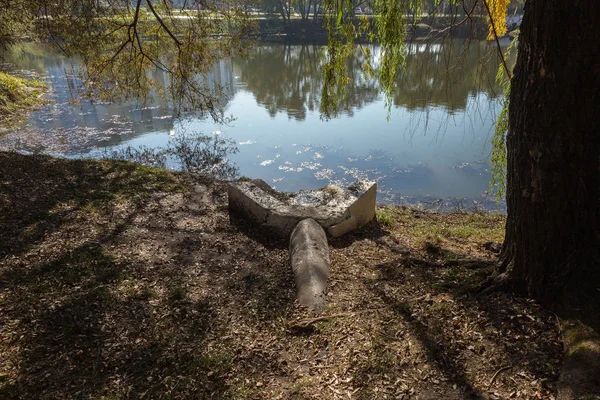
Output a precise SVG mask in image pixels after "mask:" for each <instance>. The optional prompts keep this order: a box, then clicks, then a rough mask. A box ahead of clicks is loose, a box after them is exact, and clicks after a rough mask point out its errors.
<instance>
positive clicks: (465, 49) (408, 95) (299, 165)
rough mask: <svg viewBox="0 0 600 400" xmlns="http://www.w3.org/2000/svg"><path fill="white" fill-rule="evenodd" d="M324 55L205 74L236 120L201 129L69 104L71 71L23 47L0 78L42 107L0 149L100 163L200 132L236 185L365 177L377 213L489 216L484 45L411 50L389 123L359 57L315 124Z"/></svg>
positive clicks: (493, 103) (130, 107) (129, 111)
mask: <svg viewBox="0 0 600 400" xmlns="http://www.w3.org/2000/svg"><path fill="white" fill-rule="evenodd" d="M374 50H375V51H374V52H375V53H377V49H376V48H375V49H374ZM324 51H325V49H324V47H322V46H317V45H283V44H277V45H268V46H261V47H259V48H257V50H256V51H255V53H254V57H253V58H252V59H249V60H243V59H230V60H224V61H222V62H220V63H219V64H218V65H215V66H214V67H213V69H212V70H211V72H210V74H209V80H210V82H211V84H214V85H220V86H222V87H223V88H224V92H225V93H226V95H225V96H224V98H223V99H222V104H221V106H222V107H223V109H224V110H225V114H226V115H232V116H233V117H235V120H234V121H233V122H231V123H229V124H227V125H218V124H215V123H214V122H213V121H212V120H211V119H210V118H204V119H202V118H195V117H188V118H183V119H176V118H174V117H173V115H172V114H173V112H172V109H171V108H170V107H169V105H168V104H167V102H166V101H164V100H162V99H155V100H154V101H153V103H152V104H145V105H141V104H137V103H132V102H130V103H126V104H90V103H86V102H83V103H82V102H76V103H75V102H74V98H75V97H76V94H77V91H78V89H79V86H78V85H79V82H78V80H77V79H76V77H75V75H74V74H73V68H76V67H77V64H76V62H74V61H73V60H69V59H66V58H65V57H63V56H61V55H60V54H58V53H56V52H53V51H51V50H50V49H48V48H44V47H41V46H39V45H31V44H25V45H21V46H19V47H16V48H14V49H13V50H11V51H10V52H5V53H3V54H2V56H1V58H0V61H1V62H2V64H1V65H0V69H3V70H8V71H12V72H14V73H18V74H21V75H25V76H38V77H40V78H42V79H45V80H46V82H47V83H48V84H49V86H50V87H51V93H50V94H49V98H50V99H51V100H52V102H51V103H50V104H48V105H47V106H44V107H43V108H42V109H40V110H39V111H36V112H35V113H33V114H32V115H31V116H30V117H29V119H28V121H27V123H26V125H25V126H24V127H20V128H19V129H13V130H11V131H8V132H5V133H4V134H3V136H2V137H0V149H3V150H19V151H25V152H42V153H49V154H53V155H60V156H66V157H102V156H105V155H106V154H110V152H111V151H113V150H115V149H119V148H123V147H124V146H134V147H138V146H142V145H143V146H147V147H165V146H166V145H167V143H168V141H169V140H170V139H171V138H172V136H177V135H182V134H185V133H186V132H203V133H205V134H208V135H220V137H227V138H230V139H232V140H233V141H235V142H236V144H237V147H238V149H239V152H238V153H237V154H232V155H230V157H229V162H231V163H233V164H235V165H237V167H238V168H239V173H240V175H244V176H248V177H252V178H261V179H264V180H265V181H266V182H268V183H269V184H271V185H272V186H274V187H276V188H277V189H278V190H285V191H288V190H298V189H305V188H317V187H322V186H325V185H327V184H331V183H333V184H338V185H341V186H345V185H348V184H349V183H351V182H352V181H353V180H355V179H356V178H368V179H372V180H377V181H378V183H379V189H380V192H379V201H380V202H393V203H410V204H420V205H423V206H429V207H437V206H440V205H443V207H442V208H443V209H451V208H453V207H454V206H455V205H459V206H460V207H462V208H473V207H477V208H481V207H485V208H488V209H496V208H497V205H496V204H495V202H494V201H493V198H492V196H491V195H488V194H487V190H488V181H489V170H490V166H489V162H488V160H489V155H490V145H489V141H490V138H491V135H492V132H493V123H494V121H495V119H496V116H497V113H498V112H499V93H500V89H499V88H498V87H496V85H495V84H494V76H495V73H496V71H497V66H498V64H497V61H496V58H495V56H493V54H494V53H493V51H494V48H493V47H491V45H490V44H489V43H483V42H471V43H470V45H469V46H466V45H465V44H464V43H462V42H460V41H445V42H444V43H441V44H440V43H437V44H436V43H434V44H431V43H429V44H428V43H416V44H411V45H409V48H408V57H407V64H406V70H405V71H404V72H403V74H402V76H401V77H400V80H399V82H398V88H397V90H396V92H395V93H394V99H393V104H392V106H391V109H390V111H389V114H388V109H387V108H386V106H385V101H384V100H385V99H384V97H383V96H382V95H381V94H380V91H379V87H378V84H377V82H376V81H375V80H370V79H366V78H365V77H364V76H363V75H362V73H361V71H360V56H359V55H357V57H355V58H353V59H351V60H350V61H349V67H350V71H351V78H352V85H351V86H350V87H349V88H348V96H347V99H345V100H344V101H343V104H342V105H341V106H340V109H341V110H342V111H341V112H340V114H339V116H338V117H337V118H332V119H329V120H327V119H325V118H323V116H322V115H321V114H320V113H319V104H320V90H321V87H322V77H321V68H322V64H323V61H322V55H323V52H324ZM482 60H483V61H482ZM155 78H158V79H166V78H165V77H164V76H160V75H157V76H156V77H155ZM388 117H389V119H388ZM500 209H501V210H502V209H503V206H502V205H500Z"/></svg>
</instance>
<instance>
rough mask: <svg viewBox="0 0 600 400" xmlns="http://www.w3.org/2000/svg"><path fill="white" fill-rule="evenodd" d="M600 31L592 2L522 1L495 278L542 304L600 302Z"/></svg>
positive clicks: (597, 6)
mask: <svg viewBox="0 0 600 400" xmlns="http://www.w3.org/2000/svg"><path fill="white" fill-rule="evenodd" d="M599 26H600V1H598V0H527V2H526V3H525V14H524V18H523V22H522V25H521V33H520V36H519V55H518V58H517V63H516V66H515V70H514V76H513V79H512V84H511V97H510V110H509V126H510V128H509V132H508V135H507V155H508V165H507V196H506V199H507V208H508V219H507V224H506V239H505V243H504V247H503V250H502V254H501V270H500V272H501V273H503V274H502V275H501V276H502V277H505V278H507V279H506V280H505V282H506V283H507V284H508V285H510V287H511V288H512V289H513V290H517V291H521V292H524V293H525V294H528V295H530V296H533V297H536V298H538V299H540V300H542V301H543V302H545V303H546V304H558V305H560V303H561V302H562V301H565V299H566V297H569V298H570V297H571V295H573V294H584V295H586V296H588V297H587V299H588V300H591V298H592V297H595V298H596V299H598V296H599V295H600V289H599V288H600V232H599V223H600V113H599V109H600V95H599V93H600V51H599V50H600V49H599V47H598V44H599V43H600V29H598V27H599ZM565 296H566V297H565ZM590 296H592V297H590ZM596 301H597V300H596ZM598 304H600V303H596V305H595V307H596V308H597V307H598Z"/></svg>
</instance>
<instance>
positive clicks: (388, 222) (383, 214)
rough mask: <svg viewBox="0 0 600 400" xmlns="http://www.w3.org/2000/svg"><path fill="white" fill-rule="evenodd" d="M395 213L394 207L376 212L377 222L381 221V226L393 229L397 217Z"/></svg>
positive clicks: (387, 207)
mask: <svg viewBox="0 0 600 400" xmlns="http://www.w3.org/2000/svg"><path fill="white" fill-rule="evenodd" d="M394 211H395V209H394V206H391V205H388V206H386V207H385V208H380V209H379V210H375V217H377V221H379V223H380V224H381V225H384V226H389V227H391V226H393V225H394V219H395V217H396V215H395V212H394Z"/></svg>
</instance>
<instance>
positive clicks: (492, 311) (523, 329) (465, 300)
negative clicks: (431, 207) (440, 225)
mask: <svg viewBox="0 0 600 400" xmlns="http://www.w3.org/2000/svg"><path fill="white" fill-rule="evenodd" d="M442 250H443V251H444V252H448V254H446V256H448V259H450V260H449V261H443V260H442V261H440V260H439V259H438V260H436V259H434V258H433V257H432V258H431V259H428V258H418V257H411V256H405V257H398V258H394V259H393V260H392V261H389V262H386V263H382V264H379V265H378V266H377V267H378V270H379V272H380V274H381V276H380V278H379V280H381V281H385V282H388V283H389V284H392V285H393V284H394V283H393V282H398V281H403V280H406V279H410V280H411V285H412V286H413V287H416V288H419V287H420V288H423V289H424V291H426V292H427V293H428V294H426V295H424V296H421V297H419V298H417V299H415V298H411V296H405V295H404V296H400V297H397V296H395V295H391V294H389V293H388V292H386V291H384V290H383V289H382V287H381V286H380V285H377V284H369V283H367V285H368V286H369V287H370V288H371V290H372V291H373V292H374V293H375V294H376V295H377V296H378V297H379V298H381V299H382V300H383V301H384V303H386V304H388V305H389V307H390V309H391V310H393V311H394V313H395V314H397V315H398V316H399V317H400V318H401V319H402V320H403V321H404V322H405V324H406V326H408V329H409V331H410V332H411V334H412V336H413V337H416V338H417V339H418V340H419V341H420V343H421V344H422V345H423V347H424V348H425V349H426V352H427V357H428V358H429V359H431V360H433V361H434V363H435V364H436V365H437V367H438V368H439V370H440V371H442V373H443V374H444V375H445V376H446V377H447V378H449V379H450V380H451V382H453V383H455V384H456V385H458V386H459V387H460V388H463V390H464V391H465V392H466V393H467V395H468V396H475V397H478V396H484V397H485V393H483V392H481V391H480V390H478V389H477V388H476V387H475V386H474V381H473V377H472V376H471V375H470V374H469V373H468V367H467V364H466V359H465V358H464V357H465V351H466V350H467V351H466V354H467V357H469V356H468V353H469V352H472V353H473V358H472V360H471V361H470V365H471V367H470V368H472V366H473V360H477V359H479V358H482V357H483V355H484V354H487V353H485V352H486V351H488V350H490V348H491V347H493V348H495V349H497V350H496V351H495V352H494V353H492V355H493V357H494V358H495V359H496V362H501V363H502V362H504V363H505V364H504V365H496V366H494V365H492V364H490V365H489V367H492V368H496V369H499V368H500V367H503V366H510V367H511V368H514V369H515V372H518V371H521V373H523V374H525V375H524V376H536V377H540V376H541V377H546V378H544V379H548V377H551V382H549V383H550V387H551V386H552V382H553V381H554V380H556V378H557V374H556V372H555V371H554V369H555V368H557V366H558V365H557V364H558V363H560V358H561V346H560V339H559V337H558V335H557V332H556V331H555V329H554V328H555V326H554V324H555V321H554V320H553V317H552V314H550V313H548V312H544V311H543V310H542V309H541V307H540V306H538V305H536V304H535V303H533V302H531V301H529V300H527V299H521V298H519V297H516V296H509V295H504V294H492V295H487V296H480V297H477V296H473V295H471V294H470V290H471V289H472V288H474V287H477V286H478V285H479V284H481V282H483V281H484V280H485V278H486V277H487V276H488V275H489V273H490V272H491V270H492V269H493V268H494V265H493V263H491V262H489V261H488V260H474V259H469V258H468V257H467V255H465V254H457V253H453V252H450V251H448V250H445V249H442ZM438 255H439V254H438ZM438 296H442V297H445V298H450V299H452V302H456V303H458V304H460V307H461V308H462V309H464V310H465V312H466V315H465V316H467V317H468V318H473V319H472V321H476V322H475V323H476V327H477V328H476V330H477V331H478V332H479V331H481V332H484V333H483V336H481V344H480V345H474V347H473V348H472V349H470V350H469V349H463V348H462V347H461V345H460V344H457V343H456V340H457V339H458V340H459V341H460V338H457V337H454V335H456V333H455V332H454V331H453V330H452V329H451V328H449V327H448V326H447V325H448V324H449V325H452V323H453V322H452V318H447V317H446V316H445V314H444V313H445V312H446V311H443V312H441V314H440V313H438V314H437V318H441V320H440V321H436V320H435V318H436V313H435V311H433V312H431V313H430V314H429V315H427V314H425V316H420V317H415V316H418V314H419V313H418V312H415V310H414V308H413V307H419V308H425V309H428V310H432V309H433V308H435V307H439V308H443V307H445V306H444V305H443V303H436V302H434V300H433V299H432V298H436V297H438ZM451 310H453V309H449V310H448V312H450V313H452V312H454V311H451ZM451 316H452V315H450V317H451ZM432 318H433V319H432ZM456 318H459V316H456ZM442 321H444V322H443V323H442ZM549 330H550V331H552V330H554V333H552V332H548V331H549ZM538 332H544V336H543V337H540V336H539V335H538ZM492 333H494V334H492ZM486 343H488V346H486ZM482 360H483V358H482ZM502 360H504V361H502ZM486 362H491V359H488V360H486ZM549 368H550V369H552V371H550V370H549ZM517 378H519V377H517ZM519 379H521V378H519ZM531 380H532V381H533V379H531ZM497 381H498V382H500V378H499V379H498V380H497Z"/></svg>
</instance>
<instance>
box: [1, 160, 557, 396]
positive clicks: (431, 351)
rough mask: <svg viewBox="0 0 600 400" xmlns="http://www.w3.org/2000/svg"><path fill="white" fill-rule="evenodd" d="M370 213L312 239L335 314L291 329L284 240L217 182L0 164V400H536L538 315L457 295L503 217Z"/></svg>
mask: <svg viewBox="0 0 600 400" xmlns="http://www.w3.org/2000/svg"><path fill="white" fill-rule="evenodd" d="M379 216H380V218H381V220H382V221H383V220H385V224H384V223H379V222H373V223H371V224H369V225H368V226H366V227H365V228H363V229H361V230H360V231H358V232H356V233H354V234H352V235H349V236H346V237H342V238H339V239H332V240H331V242H330V246H331V258H332V274H331V278H330V283H329V295H328V306H327V308H326V310H325V311H324V315H326V316H327V315H331V316H334V317H332V318H329V319H327V318H325V319H323V320H319V321H314V323H310V324H307V327H306V328H297V327H296V328H292V327H291V326H293V325H298V321H299V320H303V319H304V318H306V317H309V316H308V315H307V314H305V313H304V312H303V311H302V310H300V309H299V308H298V307H296V305H295V304H294V280H293V277H292V274H291V270H290V266H289V260H288V252H287V248H286V243H285V242H284V241H277V240H274V239H272V238H267V237H264V236H262V235H261V234H260V233H259V232H256V231H255V229H253V227H252V226H250V225H248V224H246V223H245V222H244V221H243V220H239V219H237V218H235V217H230V215H229V214H228V210H227V197H226V190H225V183H223V182H218V181H211V180H202V181H198V180H194V179H193V178H192V177H190V176H189V175H186V174H180V173H171V172H168V171H164V170H158V169H152V168H147V167H140V166H138V165H135V164H132V163H126V162H114V161H112V162H111V161H83V160H76V161H70V160H63V159H56V158H50V157H45V156H23V155H19V154H15V153H0V359H1V360H2V363H0V398H3V399H11V398H153V399H154V398H232V399H250V398H252V399H254V398H256V399H259V398H260V399H264V398H280V399H290V398H297V399H298V398H306V399H309V398H319V399H330V398H331V399H333V398H353V399H378V398H405V399H408V398H419V399H440V398H444V399H463V398H490V399H491V398H517V399H538V398H550V394H549V393H550V392H551V391H552V390H553V388H554V382H555V380H556V379H557V377H558V373H559V370H560V365H561V357H562V355H561V353H562V348H561V342H560V339H559V333H558V327H557V324H556V320H555V317H554V315H552V314H549V313H546V312H544V311H543V310H541V309H540V307H538V306H537V305H536V304H535V303H533V302H531V301H529V300H525V299H521V298H516V297H511V296H508V295H505V294H500V293H497V294H492V295H488V296H485V297H480V298H475V297H473V296H471V295H469V294H468V290H467V289H469V287H471V286H474V285H477V284H479V282H480V281H481V280H482V279H484V278H485V277H486V276H487V273H488V272H489V270H490V268H492V265H493V264H492V263H493V261H494V258H495V257H496V254H495V253H494V252H493V251H494V249H495V246H494V245H492V244H489V243H487V242H500V241H501V240H502V232H503V229H502V228H503V223H504V217H503V216H482V215H478V214H432V213H423V212H419V211H415V210H410V209H405V208H386V209H385V210H383V211H381V212H380V213H379ZM304 321H305V320H304ZM305 322H306V321H305ZM402 396H404V397H402ZM478 396H479V397H478Z"/></svg>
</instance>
